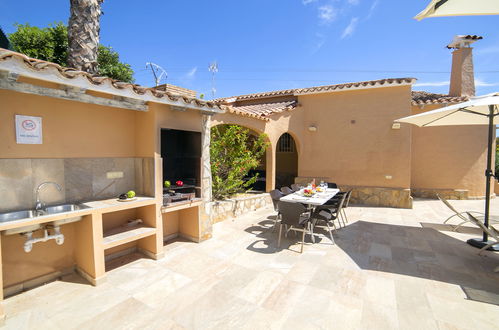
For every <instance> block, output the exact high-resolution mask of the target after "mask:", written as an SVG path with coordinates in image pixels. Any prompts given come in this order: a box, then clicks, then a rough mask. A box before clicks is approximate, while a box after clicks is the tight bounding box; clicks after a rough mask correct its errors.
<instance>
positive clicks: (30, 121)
mask: <svg viewBox="0 0 499 330" xmlns="http://www.w3.org/2000/svg"><path fill="white" fill-rule="evenodd" d="M16 141H17V143H18V144H42V117H32V116H21V115H16Z"/></svg>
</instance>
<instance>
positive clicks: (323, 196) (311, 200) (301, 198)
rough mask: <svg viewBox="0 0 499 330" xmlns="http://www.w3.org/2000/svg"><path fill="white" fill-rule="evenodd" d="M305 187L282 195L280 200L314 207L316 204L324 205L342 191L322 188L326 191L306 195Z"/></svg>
mask: <svg viewBox="0 0 499 330" xmlns="http://www.w3.org/2000/svg"><path fill="white" fill-rule="evenodd" d="M304 189H305V188H304ZM304 189H300V190H299V191H296V192H294V193H292V194H289V195H286V196H284V197H281V199H280V200H281V201H285V202H290V203H301V204H306V205H308V206H309V208H313V207H315V206H320V205H324V204H325V203H326V202H327V201H328V200H330V199H331V198H333V197H334V196H335V195H336V194H337V193H339V192H340V190H339V189H335V188H322V189H324V191H321V192H316V193H315V194H314V195H312V196H305V195H304V193H303V190H304Z"/></svg>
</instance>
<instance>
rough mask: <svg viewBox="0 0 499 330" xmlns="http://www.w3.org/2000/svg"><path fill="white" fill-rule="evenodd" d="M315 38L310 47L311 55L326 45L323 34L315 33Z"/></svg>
mask: <svg viewBox="0 0 499 330" xmlns="http://www.w3.org/2000/svg"><path fill="white" fill-rule="evenodd" d="M315 36H316V42H315V44H314V45H313V47H312V52H311V53H312V54H315V53H317V52H318V51H319V50H320V49H321V48H322V46H324V44H325V43H326V36H325V35H324V34H322V33H316V34H315Z"/></svg>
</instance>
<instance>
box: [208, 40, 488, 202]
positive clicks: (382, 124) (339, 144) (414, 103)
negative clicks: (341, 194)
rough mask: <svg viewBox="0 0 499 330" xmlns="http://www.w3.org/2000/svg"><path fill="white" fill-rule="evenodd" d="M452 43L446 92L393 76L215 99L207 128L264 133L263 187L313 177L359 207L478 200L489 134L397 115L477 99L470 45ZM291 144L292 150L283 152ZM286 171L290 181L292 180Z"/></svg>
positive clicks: (481, 129) (483, 189) (305, 181)
mask: <svg viewBox="0 0 499 330" xmlns="http://www.w3.org/2000/svg"><path fill="white" fill-rule="evenodd" d="M480 38H481V37H477V36H462V39H459V40H461V41H462V40H464V42H461V43H458V44H453V45H452V47H450V48H453V49H454V52H453V65H452V73H451V84H450V92H449V94H448V95H443V94H434V93H427V92H421V91H413V89H412V86H413V84H414V83H415V81H416V79H414V78H394V79H381V80H374V81H364V82H356V83H347V84H337V85H328V86H319V87H310V88H302V89H290V90H280V91H273V92H263V93H256V94H249V95H241V96H235V97H230V98H224V99H219V100H217V102H218V103H219V104H223V105H225V106H226V107H227V109H228V110H227V111H226V112H225V113H223V114H217V115H215V116H214V118H213V120H212V124H213V125H220V124H238V125H241V126H244V127H247V128H249V129H251V130H253V131H255V132H256V133H265V134H266V135H267V136H268V139H269V142H270V148H269V149H268V152H267V155H266V159H265V162H264V164H265V166H264V167H265V175H266V190H267V191H270V190H272V189H274V188H279V187H280V186H282V185H289V184H290V183H293V182H297V183H307V182H310V181H312V180H313V179H315V180H316V181H317V180H319V181H320V180H324V181H328V182H335V183H337V184H338V185H339V186H340V187H341V188H342V189H352V190H353V194H352V198H353V201H354V202H356V203H360V204H365V205H373V206H390V207H402V208H410V207H412V197H413V196H415V197H430V198H435V196H436V194H437V193H438V194H440V195H441V196H443V197H446V198H450V199H470V198H483V197H484V191H485V182H484V181H485V180H483V169H484V168H486V156H487V155H486V154H487V130H486V129H485V128H484V127H483V126H455V127H432V128H417V127H412V126H410V125H397V124H394V121H395V120H396V119H398V118H401V117H405V116H409V115H413V114H417V113H421V112H425V111H430V110H434V109H438V108H440V107H443V106H447V105H450V104H454V103H459V102H463V101H465V100H467V99H468V97H469V96H473V95H474V78H473V61H472V49H471V47H469V45H470V43H471V42H473V41H476V40H479V39H480ZM283 139H286V140H292V141H291V142H292V145H294V148H292V150H282V149H283V145H285V144H286V143H287V144H289V142H285V141H283ZM289 177H291V178H292V179H291V180H289Z"/></svg>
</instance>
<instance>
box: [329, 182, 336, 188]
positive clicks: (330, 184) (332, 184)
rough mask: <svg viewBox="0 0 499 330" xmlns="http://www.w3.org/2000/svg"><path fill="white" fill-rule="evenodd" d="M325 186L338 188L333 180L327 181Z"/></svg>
mask: <svg viewBox="0 0 499 330" xmlns="http://www.w3.org/2000/svg"><path fill="white" fill-rule="evenodd" d="M327 187H328V188H329V189H338V185H337V184H336V183H334V182H327Z"/></svg>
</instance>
